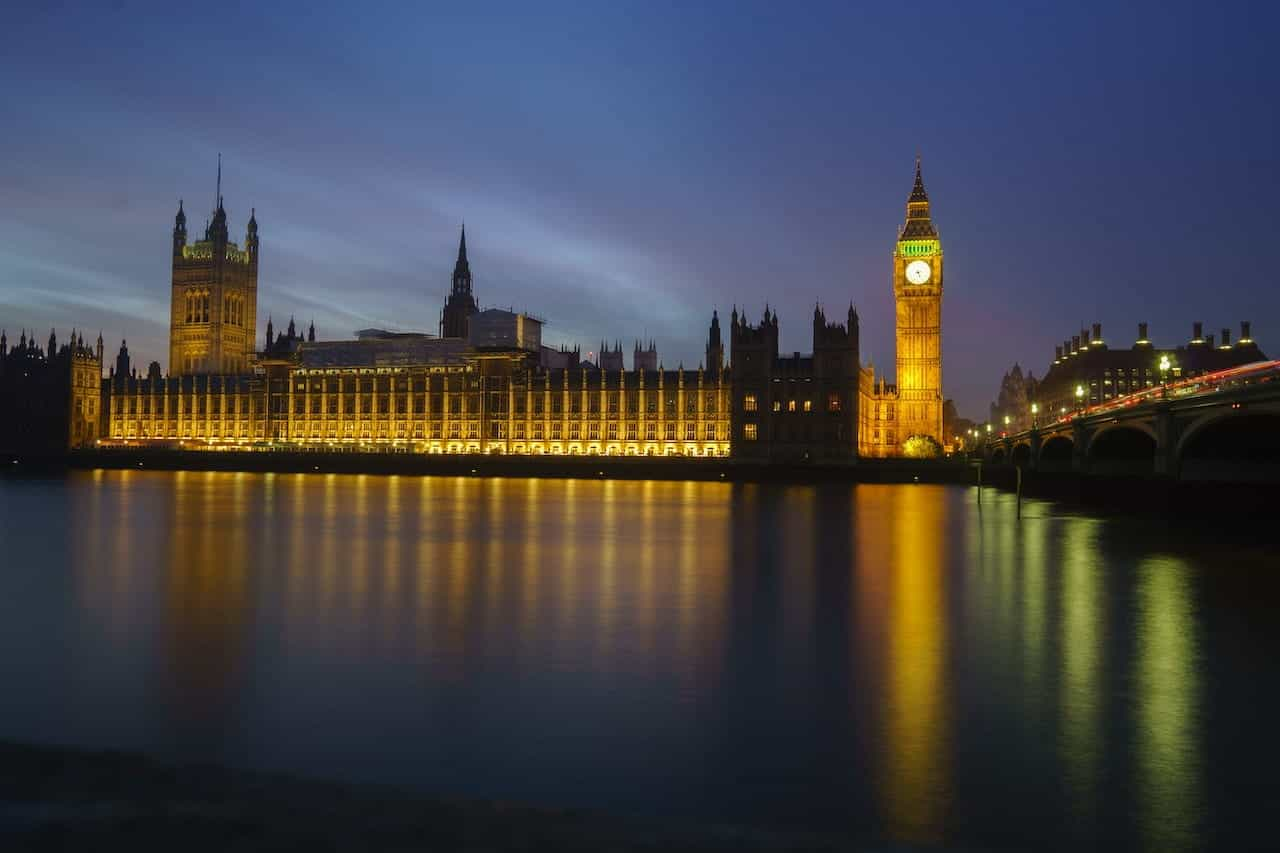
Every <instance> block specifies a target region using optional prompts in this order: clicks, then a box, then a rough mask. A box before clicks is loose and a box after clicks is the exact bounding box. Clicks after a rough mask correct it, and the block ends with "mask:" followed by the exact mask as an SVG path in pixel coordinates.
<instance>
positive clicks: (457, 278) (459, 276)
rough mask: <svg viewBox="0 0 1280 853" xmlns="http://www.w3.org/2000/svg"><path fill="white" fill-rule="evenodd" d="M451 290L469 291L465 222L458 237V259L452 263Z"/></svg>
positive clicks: (455, 291) (458, 291)
mask: <svg viewBox="0 0 1280 853" xmlns="http://www.w3.org/2000/svg"><path fill="white" fill-rule="evenodd" d="M453 292H454V293H470V292H471V264H470V263H469V262H468V261H467V224H466V223H465V222H464V223H463V224H462V236H461V237H459V238H458V261H457V263H455V264H454V265H453Z"/></svg>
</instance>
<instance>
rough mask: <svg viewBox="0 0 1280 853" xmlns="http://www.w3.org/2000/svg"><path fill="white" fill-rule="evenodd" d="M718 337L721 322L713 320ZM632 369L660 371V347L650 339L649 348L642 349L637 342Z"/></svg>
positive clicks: (632, 354) (632, 355) (633, 352)
mask: <svg viewBox="0 0 1280 853" xmlns="http://www.w3.org/2000/svg"><path fill="white" fill-rule="evenodd" d="M713 322H714V323H715V326H714V329H715V333H716V335H719V334H720V321H719V320H713ZM631 369H632V370H657V369H658V345H657V344H655V343H654V342H653V340H652V339H650V341H649V343H648V345H647V346H645V347H644V348H641V346H640V342H639V341H636V346H635V349H634V350H632V353H631Z"/></svg>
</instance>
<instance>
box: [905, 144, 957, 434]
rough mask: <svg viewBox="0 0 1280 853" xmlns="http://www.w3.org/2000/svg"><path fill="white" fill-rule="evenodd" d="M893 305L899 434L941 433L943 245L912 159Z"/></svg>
mask: <svg viewBox="0 0 1280 853" xmlns="http://www.w3.org/2000/svg"><path fill="white" fill-rule="evenodd" d="M893 296H894V302H895V303H896V306H897V357H898V363H897V381H898V430H897V432H898V436H899V441H905V440H906V439H907V438H909V437H911V436H913V435H928V436H931V437H933V438H934V439H935V440H936V441H937V442H938V444H939V445H942V444H945V443H946V442H944V441H943V435H942V245H941V244H940V243H939V242H938V231H937V229H935V228H934V227H933V220H932V219H931V218H930V217H929V196H928V195H927V194H926V193H925V191H924V180H923V179H922V178H921V177H920V158H919V157H917V158H916V182H915V186H913V187H912V188H911V196H910V197H909V198H908V199H907V221H906V223H905V224H904V225H903V226H902V231H901V233H900V234H899V235H898V245H897V246H896V247H895V248H894V251H893Z"/></svg>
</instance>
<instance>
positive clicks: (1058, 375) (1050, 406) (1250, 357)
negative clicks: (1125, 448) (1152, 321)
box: [1034, 321, 1266, 414]
mask: <svg viewBox="0 0 1280 853" xmlns="http://www.w3.org/2000/svg"><path fill="white" fill-rule="evenodd" d="M1166 356H1167V357H1168V359H1169V370H1168V372H1167V375H1164V376H1162V375H1161V371H1160V362H1161V359H1162V357H1166ZM1265 359H1266V355H1265V354H1264V353H1263V352H1262V350H1261V349H1260V348H1259V347H1258V345H1257V343H1255V342H1254V340H1253V336H1252V329H1251V324H1250V323H1249V322H1248V321H1245V322H1242V323H1241V324H1240V337H1239V338H1238V339H1237V340H1236V341H1235V342H1232V340H1231V330H1230V329H1228V328H1224V329H1222V334H1221V337H1220V338H1218V339H1217V341H1216V342H1215V339H1214V336H1213V335H1205V334H1204V326H1203V324H1202V323H1200V322H1196V323H1193V324H1192V328H1191V339H1190V340H1188V341H1187V342H1186V343H1185V344H1180V345H1177V346H1173V347H1158V346H1155V345H1154V344H1153V343H1152V342H1151V340H1150V338H1149V336H1148V334H1147V324H1146V323H1139V324H1138V336H1137V339H1136V340H1135V341H1134V342H1133V344H1132V345H1131V346H1129V347H1126V348H1113V347H1111V346H1108V345H1107V343H1106V342H1105V341H1104V340H1103V337H1102V324H1101V323H1094V324H1093V328H1092V329H1081V330H1080V334H1078V335H1072V336H1071V338H1070V339H1069V340H1066V341H1063V343H1062V344H1061V345H1058V346H1055V347H1054V354H1053V363H1052V364H1050V366H1049V370H1048V372H1046V373H1045V375H1044V378H1042V379H1041V380H1040V381H1039V383H1038V384H1037V386H1036V390H1035V394H1034V396H1035V398H1036V399H1035V402H1037V403H1038V404H1039V406H1040V408H1041V411H1044V412H1049V413H1059V414H1061V413H1062V412H1066V411H1071V410H1072V409H1074V408H1075V407H1077V406H1079V405H1082V404H1083V405H1093V404H1096V403H1102V402H1105V401H1107V400H1110V399H1113V398H1115V397H1118V396H1122V395H1124V394H1131V393H1133V392H1135V391H1141V390H1143V389H1145V388H1153V387H1155V386H1157V385H1160V384H1161V383H1162V382H1163V381H1164V380H1165V379H1167V380H1169V381H1173V380H1175V379H1183V378H1189V377H1194V376H1199V375H1200V374H1202V373H1209V372H1212V371H1215V370H1225V369H1226V368H1229V367H1236V366H1239V365H1241V364H1248V363H1250V362H1253V361H1263V360H1265ZM1077 389H1080V391H1081V392H1083V393H1082V394H1080V395H1077Z"/></svg>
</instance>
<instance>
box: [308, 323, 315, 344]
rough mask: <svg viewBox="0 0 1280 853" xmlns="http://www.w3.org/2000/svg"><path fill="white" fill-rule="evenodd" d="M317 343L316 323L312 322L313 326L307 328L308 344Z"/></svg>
mask: <svg viewBox="0 0 1280 853" xmlns="http://www.w3.org/2000/svg"><path fill="white" fill-rule="evenodd" d="M315 342H316V321H315V320H312V321H311V325H310V326H308V327H307V343H309V344H314V343H315Z"/></svg>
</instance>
